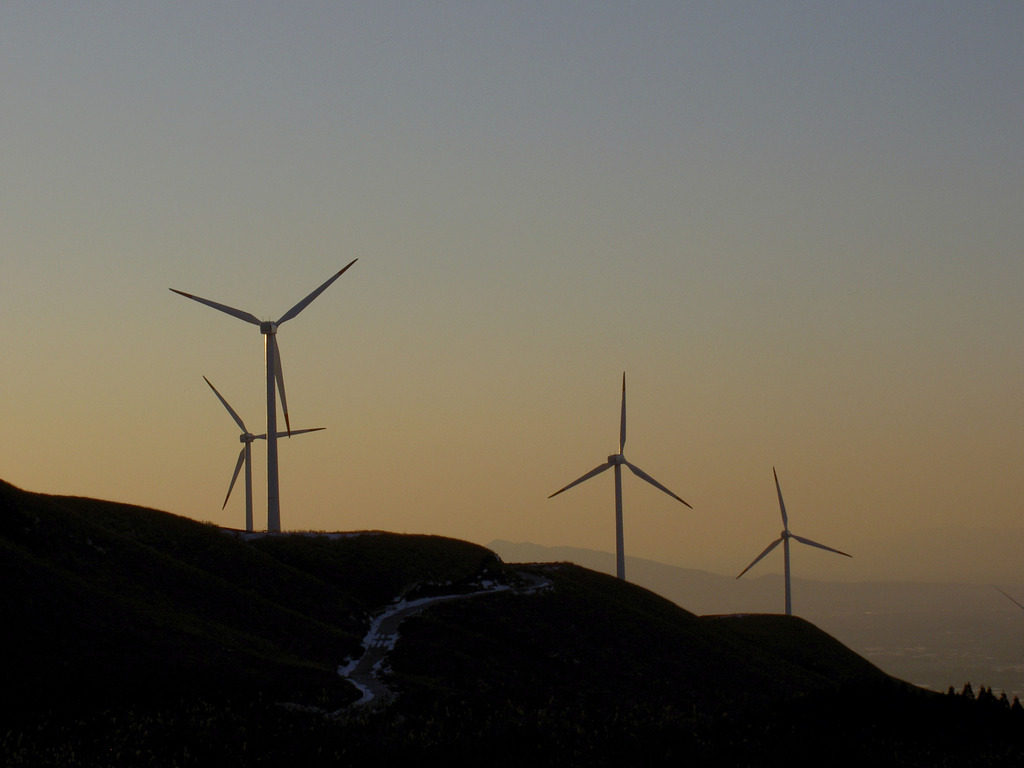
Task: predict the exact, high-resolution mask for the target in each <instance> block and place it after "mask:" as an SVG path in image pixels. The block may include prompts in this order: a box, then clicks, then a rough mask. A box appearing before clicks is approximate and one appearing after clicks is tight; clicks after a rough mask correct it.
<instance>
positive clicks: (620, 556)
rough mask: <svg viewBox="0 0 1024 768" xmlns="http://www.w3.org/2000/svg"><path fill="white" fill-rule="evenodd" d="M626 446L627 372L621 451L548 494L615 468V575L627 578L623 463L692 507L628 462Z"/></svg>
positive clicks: (563, 489) (624, 378)
mask: <svg viewBox="0 0 1024 768" xmlns="http://www.w3.org/2000/svg"><path fill="white" fill-rule="evenodd" d="M625 447H626V374H625V373H623V374H622V416H621V418H620V421H619V452H618V453H615V454H612V455H611V456H609V457H608V460H607V461H606V462H604V463H603V464H600V465H598V466H597V467H595V468H594V469H592V470H590V471H589V472H587V474H585V475H583V477H581V478H579V479H578V480H573V481H572V482H571V483H569V484H568V485H567V486H565V487H564V488H562V489H560V490H557V491H555V492H554V493H552V494H551V496H548V498H549V499H550V498H553V497H555V496H557V495H558V494H560V493H561V492H562V491H567V490H569V489H570V488H572V487H573V486H574V485H579V484H580V483H582V482H583V481H584V480H589V479H590V478H592V477H593V476H594V475H599V474H601V473H602V472H604V471H605V470H606V469H608V468H609V467H614V468H615V575H616V576H618V577H619V578H620V579H625V578H626V555H625V551H624V549H623V543H622V465H623V464H625V465H626V466H627V467H629V469H630V471H631V472H632V473H633V474H634V475H636V476H637V477H639V478H640V479H641V480H646V481H647V482H648V483H650V484H651V485H653V486H654V487H655V488H657V489H658V490H661V491H664V492H665V493H667V494H668V495H669V496H671V497H672V498H673V499H675V500H676V501H679V502H682V503H683V504H685V505H686V506H687V507H690V505H689V504H687V503H686V502H685V501H683V500H682V499H681V498H679V497H678V496H676V495H675V494H674V493H672V491H670V490H669V489H668V488H666V487H665V486H664V485H662V484H661V483H659V482H658V481H657V480H655V479H654V478H653V477H651V476H650V475H648V474H647V473H646V472H644V471H643V470H642V469H640V468H639V467H637V466H636V465H634V464H631V463H630V462H628V461H627V460H626V457H625V456H624V455H623V450H624V449H625ZM690 509H693V507H690Z"/></svg>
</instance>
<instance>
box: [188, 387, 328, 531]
mask: <svg viewBox="0 0 1024 768" xmlns="http://www.w3.org/2000/svg"><path fill="white" fill-rule="evenodd" d="M203 381H205V382H206V383H207V384H210V380H209V379H208V378H206V377H205V376H203ZM210 389H212V390H213V394H215V395H216V396H217V399H218V400H220V402H221V404H222V405H223V406H224V407H225V408H227V409H228V413H230V414H231V418H232V419H234V420H235V424H237V425H238V426H239V427H240V428H241V430H242V434H240V435H239V436H238V440H239V441H240V442H241V443H242V450H241V451H239V452H238V461H237V462H236V463H235V472H234V474H233V475H231V483H230V484H229V485H228V494H227V496H225V497H224V504H222V505H221V509H224V507H226V506H227V505H228V499H230V498H231V490H232V489H233V488H234V487H235V481H236V480H237V479H238V473H239V471H240V470H241V469H242V465H243V464H245V530H246V531H247V532H250V533H251V532H252V442H253V440H266V439H267V436H266V434H265V433H264V434H262V435H254V434H253V433H252V432H250V431H249V430H248V429H247V428H246V426H245V423H244V422H243V421H242V417H241V416H239V415H238V414H237V413H235V409H234V408H232V407H231V406H230V405H228V401H227V400H225V399H224V395H222V394H221V393H220V392H218V391H217V388H216V387H215V386H213V384H210ZM322 429H326V427H314V428H313V429H296V430H295V431H294V432H292V433H291V434H293V435H301V434H303V433H305V432H319V431H320V430H322ZM286 434H288V433H286V432H278V433H277V436H278V437H284V436H285V435H286Z"/></svg>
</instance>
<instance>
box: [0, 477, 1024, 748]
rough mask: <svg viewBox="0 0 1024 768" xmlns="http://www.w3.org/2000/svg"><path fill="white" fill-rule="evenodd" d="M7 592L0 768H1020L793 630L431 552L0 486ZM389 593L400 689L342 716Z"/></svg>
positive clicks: (554, 568) (390, 649)
mask: <svg viewBox="0 0 1024 768" xmlns="http://www.w3.org/2000/svg"><path fill="white" fill-rule="evenodd" d="M0 580H2V584H3V589H2V591H0V615H2V616H3V621H2V622H0V651H2V654H0V681H2V685H3V694H4V695H3V705H2V710H0V716H2V720H0V723H2V726H0V764H2V765H11V766H16V765H25V766H76V765H83V766H84V765H88V766H107V765H109V766H115V765H116V766H121V765H124V766H136V765H160V766H164V765H166V766H206V765H218V766H256V765H274V766H276V765H287V766H295V765H302V766H329V765H331V766H333V765H346V764H363V763H367V764H381V765H400V764H421V763H424V762H426V763H447V764H449V765H453V766H454V765H468V764H470V763H478V762H480V761H481V760H482V759H483V760H486V762H487V763H488V764H489V765H491V766H505V765H509V766H512V765H515V766H520V765H524V764H528V765H533V766H541V765H559V766H564V765H587V766H604V765H608V766H611V765H614V766H622V765H670V764H671V765H677V764H679V763H680V762H686V763H690V764H695V765H731V766H732V765H734V766H741V765H744V766H745V765H750V766H764V765H783V764H784V765H792V764H793V763H794V762H796V763H797V764H821V763H822V762H824V761H825V758H823V757H822V756H823V755H829V757H828V758H827V759H828V760H829V761H830V762H831V761H834V758H835V757H836V756H837V755H838V756H839V757H842V758H849V759H850V760H849V761H852V763H854V764H871V765H913V766H925V765H927V766H938V765H958V766H968V765H979V766H983V765H984V766H987V765H1010V764H1024V710H1022V711H1019V712H1018V711H1013V710H1011V709H1010V707H1009V705H1008V703H1006V704H1005V705H1004V704H1002V703H999V702H996V701H995V699H994V698H993V697H992V696H991V695H989V697H988V698H987V699H986V701H985V702H984V703H983V702H982V701H981V700H980V698H979V701H974V700H973V699H967V698H966V697H945V696H940V695H936V694H928V693H925V692H923V691H920V690H918V689H914V688H912V687H910V686H907V685H905V684H903V683H901V682H899V681H897V680H894V679H892V678H889V677H888V676H886V675H885V674H883V673H882V672H880V671H879V670H878V669H876V668H875V667H874V666H872V665H871V664H869V663H868V662H866V661H865V660H864V659H862V658H860V657H859V656H857V655H856V654H854V653H852V652H850V651H849V650H848V649H847V648H845V647H844V646H842V645H841V644H840V643H838V642H837V641H835V640H834V639H833V638H832V637H830V636H829V635H827V634H825V633H823V632H821V631H820V630H818V629H817V628H816V627H814V626H813V625H811V624H809V623H807V622H806V621H803V620H800V619H795V618H790V617H785V616H764V615H750V616H724V617H698V616H695V615H694V614H692V613H690V612H688V611H686V610H683V609H682V608H680V607H678V606H677V605H675V604H673V603H671V602H670V601H668V600H665V599H663V598H661V597H659V596H658V595H656V594H654V593H652V592H650V591H647V590H645V589H642V588H639V587H636V586H634V585H631V584H628V583H625V582H622V581H619V580H617V579H614V578H612V577H610V576H606V575H604V574H600V573H596V572H594V571H589V570H587V569H584V568H581V567H578V566H573V565H569V564H532V565H506V564H503V563H502V562H501V561H500V560H499V559H498V558H497V557H496V556H495V555H494V554H493V553H492V552H490V551H489V550H487V549H484V548H482V547H479V546H476V545H473V544H469V543H467V542H461V541H455V540H452V539H445V538H442V537H436V536H405V535H397V534H389V533H378V532H373V533H361V534H300V533H292V534H274V535H266V534H242V533H239V532H237V531H225V530H223V529H219V528H216V527H214V526H211V525H208V524H203V523H198V522H195V521H192V520H189V519H187V518H182V517H178V516H175V515H171V514H168V513H165V512H159V511H156V510H152V509H143V508H140V507H133V506H129V505H124V504H114V503H108V502H102V501H96V500H92V499H83V498H75V497H58V496H45V495H41V494H33V493H26V492H24V491H20V490H18V489H17V488H14V487H13V486H10V485H8V484H5V483H2V482H0ZM484 585H487V586H484ZM496 587H497V588H500V589H496ZM463 595H464V596H465V597H464V599H449V600H446V601H443V602H441V601H439V602H436V603H433V604H430V603H429V602H428V601H425V599H426V598H430V597H435V596H446V597H451V596H463ZM398 598H403V599H404V600H403V602H402V603H401V604H400V605H401V607H402V609H403V611H404V610H411V611H415V610H419V611H420V612H419V613H416V612H412V613H410V614H409V615H408V616H406V614H405V613H393V614H390V615H391V618H393V619H396V623H395V624H394V625H389V629H388V630H387V633H388V634H387V635H386V636H385V637H383V638H382V637H381V635H380V634H375V635H374V637H376V638H377V639H378V640H382V642H383V645H377V646H376V647H375V648H374V651H373V652H372V653H369V654H367V655H366V657H365V659H364V661H365V662H366V664H365V666H366V667H369V666H370V665H371V662H375V661H376V660H377V658H378V656H379V657H380V658H381V659H382V660H383V661H384V662H385V664H384V681H385V682H386V683H387V684H388V685H389V686H390V687H391V689H392V692H393V693H396V694H397V696H396V697H395V698H392V699H388V698H387V695H386V694H387V691H384V694H385V695H383V696H382V698H381V699H377V700H375V701H374V703H372V704H371V705H370V706H366V707H358V706H351V705H352V704H353V702H355V701H356V700H357V699H358V698H359V697H360V693H359V691H357V689H356V687H355V686H354V685H353V684H352V683H351V682H350V681H349V680H346V679H344V678H342V677H340V676H339V675H338V674H337V669H338V667H339V665H342V664H344V663H345V661H346V659H348V658H349V657H351V658H358V657H359V656H360V655H361V654H363V642H364V636H366V635H367V632H368V630H369V628H370V626H371V621H372V620H373V619H374V617H375V616H381V615H382V612H384V611H385V609H388V608H394V610H395V611H397V610H398V608H397V607H396V606H397V605H398V604H396V603H395V600H396V599H398ZM420 600H424V601H425V602H418V601H420ZM396 617H397V618H396ZM403 617H404V623H401V624H398V623H397V621H398V620H401V619H402V618H403ZM373 626H374V627H375V629H374V632H375V633H377V632H379V631H382V630H381V627H382V626H383V623H374V624H373ZM396 627H398V628H397V629H396ZM396 632H397V634H394V633H396ZM382 647H383V648H386V649H387V650H381V648H382ZM382 701H383V702H384V703H383V704H381V702H382ZM378 705H379V706H378Z"/></svg>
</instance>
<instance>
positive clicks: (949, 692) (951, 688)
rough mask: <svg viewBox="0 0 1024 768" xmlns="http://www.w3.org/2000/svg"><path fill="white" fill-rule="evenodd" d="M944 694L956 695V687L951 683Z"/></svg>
mask: <svg viewBox="0 0 1024 768" xmlns="http://www.w3.org/2000/svg"><path fill="white" fill-rule="evenodd" d="M946 695H947V696H956V689H955V688H954V687H953V686H952V685H951V686H949V690H948V691H946Z"/></svg>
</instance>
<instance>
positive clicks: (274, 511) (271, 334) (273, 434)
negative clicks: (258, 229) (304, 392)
mask: <svg viewBox="0 0 1024 768" xmlns="http://www.w3.org/2000/svg"><path fill="white" fill-rule="evenodd" d="M357 261H358V259H352V261H350V262H349V263H348V264H346V265H345V266H344V267H343V268H342V269H341V270H339V271H338V272H336V273H335V274H334V275H332V276H331V277H330V278H329V279H328V280H327V281H326V282H325V283H324V284H323V285H321V286H320V287H319V288H317V289H316V290H315V291H313V292H312V293H311V294H309V296H307V297H306V298H304V299H303V300H302V301H300V302H299V303H298V304H296V305H295V306H294V307H292V308H291V309H289V310H288V311H287V312H285V313H284V314H283V315H281V317H280V319H279V320H278V321H277V322H276V323H275V322H271V321H269V320H264V321H261V320H260V319H259V318H257V317H256V316H255V315H252V314H249V313H248V312H245V311H243V310H241V309H235V308H234V307H229V306H226V305H224V304H218V303H217V302H215V301H210V300H209V299H201V298H199V297H198V296H193V295H192V294H191V293H185V292H184V291H179V290H177V289H175V288H171V290H172V291H174V293H177V294H179V295H181V296H184V297H185V298H187V299H192V300H193V301H198V302H199V303H200V304H205V305H206V306H208V307H213V308H214V309H217V310H220V311H221V312H224V313H226V314H229V315H231V316H232V317H237V318H238V319H239V320H244V321H245V322H247V323H252V324H253V325H256V326H259V329H260V333H262V334H263V335H264V336H265V337H266V339H265V340H264V345H263V346H264V348H265V350H266V357H267V530H268V531H280V530H281V501H280V493H279V485H278V478H277V394H276V392H275V383H276V386H277V389H280V390H281V409H282V411H283V412H284V421H285V425H286V428H287V430H288V435H289V436H291V434H292V429H291V422H290V420H289V419H288V402H287V400H286V399H285V394H284V374H283V373H282V372H281V354H280V352H279V351H278V348H277V328H278V326H280V325H281V323H283V322H285V321H287V320H291V319H292V318H293V317H295V316H296V315H297V314H299V313H300V312H301V311H302V310H304V309H305V308H306V307H307V306H309V304H310V302H312V301H313V299H315V298H316V297H317V296H319V295H320V294H321V293H323V292H324V291H325V290H327V288H328V286H330V284H331V283H333V282H334V281H335V280H337V279H338V278H339V277H341V276H342V275H343V274H345V270H346V269H348V268H349V267H351V266H352V265H353V264H355V263H356V262H357Z"/></svg>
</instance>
